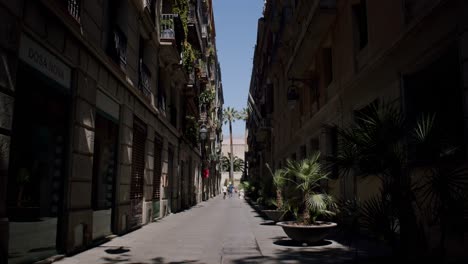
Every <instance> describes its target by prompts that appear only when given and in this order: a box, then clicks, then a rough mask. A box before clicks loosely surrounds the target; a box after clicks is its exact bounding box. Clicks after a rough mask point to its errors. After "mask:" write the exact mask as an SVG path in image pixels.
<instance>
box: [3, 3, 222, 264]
mask: <svg viewBox="0 0 468 264" xmlns="http://www.w3.org/2000/svg"><path fill="white" fill-rule="evenodd" d="M0 24H1V25H2V26H0V39H1V40H0V61H1V63H0V263H23V262H33V261H37V260H41V259H44V258H46V257H49V256H53V255H56V254H57V253H73V252H77V251H79V250H83V249H86V248H88V247H90V246H92V245H94V244H95V243H98V242H99V241H102V240H105V239H106V238H107V237H109V236H110V235H113V234H116V235H119V234H124V233H126V232H130V231H132V230H134V229H136V228H139V227H140V226H142V225H144V224H147V223H149V222H151V221H153V220H154V219H158V218H161V217H164V216H166V215H167V214H169V213H173V212H177V211H179V210H182V209H186V208H189V207H190V206H192V205H194V204H196V203H198V202H200V201H202V199H207V198H209V197H212V196H214V195H216V194H217V192H219V189H218V184H216V183H217V182H219V181H220V172H219V170H217V167H218V165H217V163H218V161H219V159H216V156H215V157H214V158H210V156H209V155H208V154H209V153H211V152H213V153H216V151H217V149H219V150H220V144H221V143H220V140H221V137H220V135H221V126H220V125H218V124H220V123H221V122H220V117H221V116H220V113H221V111H222V104H223V93H222V85H221V74H220V68H219V63H218V60H217V55H216V43H215V26H214V19H213V9H212V4H211V0H204V1H202V0H186V1H175V0H174V1H172V0H153V1H150V0H148V1H143V0H102V1H91V0H81V1H78V0H68V1H63V0H41V1H33V0H21V1H9V0H2V1H0ZM206 95H208V96H206ZM203 96H204V97H203ZM200 126H204V127H206V128H207V131H208V134H209V137H208V138H207V139H205V140H200V137H199V132H200ZM207 151H208V152H207ZM205 169H208V170H209V171H210V173H209V177H203V174H202V171H203V170H205Z"/></svg>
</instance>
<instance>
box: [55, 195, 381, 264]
mask: <svg viewBox="0 0 468 264" xmlns="http://www.w3.org/2000/svg"><path fill="white" fill-rule="evenodd" d="M368 250H369V251H370V252H373V251H374V250H373V249H368ZM374 252H375V251H374ZM360 254H362V253H360ZM355 255H356V253H355V251H354V250H351V249H350V248H348V247H346V246H344V245H342V244H340V243H338V242H336V241H335V240H331V239H330V240H326V241H325V242H324V243H322V244H321V245H315V246H302V245H298V244H296V243H294V242H292V241H291V240H289V239H288V238H287V237H286V236H285V234H284V232H283V230H282V229H281V227H279V226H276V225H274V224H272V223H270V222H269V221H266V220H264V219H263V218H262V217H260V216H259V215H258V214H257V212H256V211H255V210H254V209H252V207H250V206H249V204H248V203H247V202H246V201H245V200H241V199H238V198H230V199H229V198H227V199H226V200H223V199H222V197H221V196H218V197H216V198H214V199H211V200H209V201H207V202H203V203H200V204H199V205H197V206H195V207H192V208H191V209H189V210H187V211H184V212H180V213H177V214H172V215H169V216H167V217H166V218H164V219H162V220H160V221H157V222H155V223H151V224H148V225H146V226H144V227H142V228H141V229H139V230H136V231H134V232H132V233H129V234H127V235H125V236H122V237H117V238H115V239H113V240H111V241H110V242H108V243H106V244H103V245H101V246H98V247H95V248H92V249H90V250H87V251H85V252H83V253H81V254H77V255H75V256H72V257H68V258H65V259H63V260H61V261H59V262H56V263H58V264H85V263H86V264H89V263H99V264H104V263H122V264H127V263H131V264H160V263H173V264H175V263H207V264H210V263H234V264H235V263H238V264H243V263H353V258H354V257H355ZM366 263H367V262H366Z"/></svg>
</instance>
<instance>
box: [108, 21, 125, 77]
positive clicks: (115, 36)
mask: <svg viewBox="0 0 468 264" xmlns="http://www.w3.org/2000/svg"><path fill="white" fill-rule="evenodd" d="M108 54H109V56H110V57H111V59H112V60H113V61H114V62H115V63H117V64H118V65H119V66H120V69H122V70H123V71H125V67H126V65H127V37H126V36H125V34H124V33H123V32H122V30H121V29H120V28H119V27H118V26H115V27H114V30H113V31H112V33H111V39H110V42H109V47H108Z"/></svg>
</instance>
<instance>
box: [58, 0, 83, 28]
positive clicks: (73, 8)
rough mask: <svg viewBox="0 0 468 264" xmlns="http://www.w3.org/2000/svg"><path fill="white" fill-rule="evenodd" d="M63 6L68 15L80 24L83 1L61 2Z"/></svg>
mask: <svg viewBox="0 0 468 264" xmlns="http://www.w3.org/2000/svg"><path fill="white" fill-rule="evenodd" d="M60 2H61V5H62V7H63V9H65V10H66V11H67V13H68V14H69V15H70V16H71V17H72V18H73V19H75V20H76V22H78V23H80V17H81V1H80V0H61V1H60Z"/></svg>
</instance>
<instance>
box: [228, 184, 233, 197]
mask: <svg viewBox="0 0 468 264" xmlns="http://www.w3.org/2000/svg"><path fill="white" fill-rule="evenodd" d="M233 191H234V185H233V184H232V183H231V184H230V185H229V188H228V193H229V198H232V192H233Z"/></svg>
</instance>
